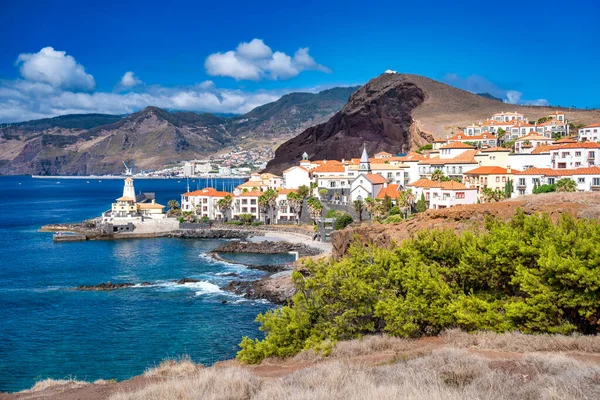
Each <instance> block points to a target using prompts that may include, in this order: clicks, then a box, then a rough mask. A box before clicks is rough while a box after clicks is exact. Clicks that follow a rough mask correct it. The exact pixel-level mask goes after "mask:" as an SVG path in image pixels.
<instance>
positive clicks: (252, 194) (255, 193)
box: [235, 190, 263, 197]
mask: <svg viewBox="0 0 600 400" xmlns="http://www.w3.org/2000/svg"><path fill="white" fill-rule="evenodd" d="M261 194H263V192H261V191H260V190H250V191H249V192H246V193H240V194H236V195H235V197H259V196H260V195H261Z"/></svg>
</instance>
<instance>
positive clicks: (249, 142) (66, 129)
mask: <svg viewBox="0 0 600 400" xmlns="http://www.w3.org/2000/svg"><path fill="white" fill-rule="evenodd" d="M356 89H357V87H343V88H334V89H329V90H325V91H322V92H320V93H291V94H288V95H285V96H283V97H282V98H281V99H279V100H277V101H275V102H273V103H269V104H265V105H263V106H261V107H258V108H256V109H254V110H252V111H250V112H248V113H246V114H244V115H241V116H235V117H225V116H219V115H214V114H208V113H204V114H196V113H193V112H183V111H178V112H168V111H166V110H163V109H160V108H158V107H147V108H145V109H143V110H141V111H139V112H136V113H133V114H131V115H126V116H116V115H106V114H78V115H65V116H60V117H55V118H46V119H41V120H35V121H28V122H22V123H16V124H8V125H0V174H39V175H56V174H60V175H63V174H64V175H87V174H109V173H119V172H122V161H123V160H129V159H133V160H136V165H137V166H138V167H139V168H141V169H156V168H160V167H162V166H163V165H165V164H169V163H173V162H179V161H182V160H189V159H194V158H203V157H207V156H210V155H213V154H215V153H218V152H220V151H223V150H225V149H229V148H233V147H235V148H239V149H245V148H247V149H250V148H252V149H256V148H261V147H262V148H264V147H274V146H277V145H278V144H280V143H282V142H284V141H285V140H287V139H289V138H291V137H293V136H294V135H296V134H298V133H300V132H302V131H303V130H304V129H306V128H307V127H309V126H311V125H313V124H317V123H321V122H324V121H326V120H327V119H329V118H330V117H331V116H332V115H334V114H335V113H336V112H337V111H339V109H340V108H341V107H342V106H343V105H344V103H345V102H346V101H347V100H348V97H349V96H350V94H352V92H354V91H355V90H356Z"/></svg>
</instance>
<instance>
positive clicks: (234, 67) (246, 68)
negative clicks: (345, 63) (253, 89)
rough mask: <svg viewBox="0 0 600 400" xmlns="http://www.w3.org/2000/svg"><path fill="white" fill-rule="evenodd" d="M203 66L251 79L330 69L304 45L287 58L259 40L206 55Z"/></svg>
mask: <svg viewBox="0 0 600 400" xmlns="http://www.w3.org/2000/svg"><path fill="white" fill-rule="evenodd" d="M204 67H205V68H206V72H207V73H208V74H209V75H212V76H226V77H231V78H234V79H236V80H253V81H258V80H261V79H264V78H267V79H289V78H293V77H295V76H297V75H298V74H300V73H301V72H302V71H306V70H316V71H321V72H327V73H329V72H331V70H330V69H329V68H327V67H325V66H323V65H320V64H318V63H317V62H316V61H315V60H314V58H312V57H311V56H310V54H309V53H308V47H305V48H300V49H298V50H297V51H296V53H294V56H293V57H290V56H289V55H287V54H285V53H284V52H281V51H276V52H273V51H272V50H271V48H270V47H269V46H267V45H266V44H265V43H264V42H263V41H262V40H261V39H252V40H251V41H250V42H243V43H240V44H239V45H238V46H237V48H236V49H235V50H230V51H227V52H225V53H214V54H211V55H209V56H208V57H207V58H206V62H205V63H204Z"/></svg>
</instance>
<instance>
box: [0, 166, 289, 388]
mask: <svg viewBox="0 0 600 400" xmlns="http://www.w3.org/2000/svg"><path fill="white" fill-rule="evenodd" d="M238 183H240V182H233V184H238ZM186 184H187V182H186V181H185V180H180V181H177V180H174V179H173V180H136V181H135V188H136V192H139V191H144V192H155V193H156V198H157V202H159V203H161V204H167V202H168V201H169V200H171V199H177V200H178V201H179V200H180V194H181V193H183V192H185V191H186ZM213 184H214V186H216V187H218V188H219V189H221V188H228V187H230V186H231V185H232V182H231V180H223V181H217V182H213ZM205 185H206V182H205V181H202V180H201V181H193V182H192V181H191V180H190V186H191V187H192V189H196V188H202V187H204V186H205ZM122 188H123V181H122V180H104V181H99V180H90V181H87V180H80V179H77V180H73V179H64V180H61V181H60V182H59V181H57V180H48V179H32V178H31V177H23V176H18V177H0V207H1V209H2V217H0V392H3V391H5V392H14V391H18V390H23V389H26V388H29V387H31V386H32V385H33V384H35V382H36V381H37V380H41V379H45V378H54V379H62V378H76V379H81V380H87V381H93V380H96V379H117V380H123V379H127V378H130V377H132V376H135V375H139V374H141V373H143V372H144V370H146V369H147V368H149V367H153V366H155V365H157V364H158V363H160V361H161V360H163V359H166V358H177V357H181V356H184V355H188V356H190V357H191V359H192V360H194V361H195V362H199V363H202V364H205V365H211V364H213V363H214V362H216V361H219V360H224V359H229V358H233V357H235V355H236V352H237V351H238V346H237V345H238V343H239V342H240V340H241V338H242V336H245V335H247V336H251V337H260V332H259V331H258V324H257V323H255V322H254V319H255V317H256V315H257V314H258V313H260V312H263V311H265V310H267V309H269V308H272V307H273V305H272V304H270V303H268V302H265V301H252V300H247V299H245V298H243V297H241V296H237V295H235V294H232V293H229V292H225V291H223V290H222V288H223V287H224V286H226V285H227V283H228V282H229V281H230V280H232V279H240V278H239V277H232V276H231V273H235V274H237V275H238V276H241V277H242V279H255V278H258V277H260V276H262V274H263V273H262V272H260V271H256V270H250V269H248V268H246V267H245V266H244V265H243V263H244V262H248V263H252V264H256V263H261V264H268V263H279V262H287V261H290V258H289V257H288V256H287V255H284V256H281V255H278V256H271V255H264V256H256V255H248V259H247V260H245V258H244V255H241V254H237V255H236V256H235V260H232V262H224V261H217V260H214V259H212V258H210V257H208V256H206V254H205V253H206V252H207V251H210V250H212V249H214V248H215V247H216V246H218V245H219V244H220V243H222V241H219V240H201V239H169V238H157V239H131V240H115V241H88V242H74V243H54V242H53V241H52V234H51V233H42V232H38V229H39V228H40V227H41V226H42V225H45V224H49V223H58V222H75V221H81V220H83V219H87V218H91V217H95V216H98V215H100V213H102V212H103V211H105V210H107V209H109V207H110V204H111V202H112V201H114V199H115V198H117V197H120V196H121V194H122ZM290 257H291V256H290ZM186 277H188V278H196V279H200V280H201V282H198V283H189V284H185V285H178V284H176V283H174V282H173V281H176V280H178V279H181V278H186ZM107 281H111V282H131V283H134V284H139V283H141V282H144V281H148V282H151V283H152V285H151V286H139V287H131V288H126V289H119V290H114V291H106V292H96V291H75V290H72V288H74V287H76V286H79V285H94V284H98V283H101V282H107Z"/></svg>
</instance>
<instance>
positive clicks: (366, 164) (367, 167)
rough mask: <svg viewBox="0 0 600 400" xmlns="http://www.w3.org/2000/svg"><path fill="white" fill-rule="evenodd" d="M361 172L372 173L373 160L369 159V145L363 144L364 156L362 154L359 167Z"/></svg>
mask: <svg viewBox="0 0 600 400" xmlns="http://www.w3.org/2000/svg"><path fill="white" fill-rule="evenodd" d="M358 172H359V173H360V174H370V173H371V162H370V161H369V155H368V154H367V147H366V146H363V151H362V156H360V165H359V167H358Z"/></svg>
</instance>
